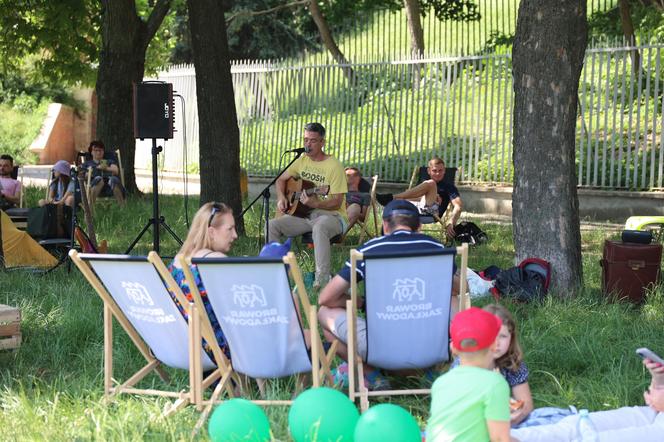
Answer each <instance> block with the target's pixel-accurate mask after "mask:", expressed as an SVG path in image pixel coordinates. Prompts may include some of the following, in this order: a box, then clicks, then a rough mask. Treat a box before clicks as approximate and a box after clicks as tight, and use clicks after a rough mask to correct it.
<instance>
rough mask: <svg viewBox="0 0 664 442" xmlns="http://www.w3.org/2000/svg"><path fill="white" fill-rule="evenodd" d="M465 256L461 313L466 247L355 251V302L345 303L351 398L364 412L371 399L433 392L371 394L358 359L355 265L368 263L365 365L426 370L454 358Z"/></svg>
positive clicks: (465, 299)
mask: <svg viewBox="0 0 664 442" xmlns="http://www.w3.org/2000/svg"><path fill="white" fill-rule="evenodd" d="M456 254H459V255H460V256H461V268H460V278H461V288H460V291H459V293H460V299H459V308H460V309H464V308H466V307H467V306H469V303H470V300H469V296H468V294H467V293H466V292H467V291H466V283H465V281H466V269H467V263H468V245H467V244H463V246H461V247H457V248H446V249H440V250H433V251H421V252H417V253H414V252H411V253H409V252H406V253H394V252H392V253H371V252H367V253H364V254H362V253H360V252H358V251H357V250H351V254H350V257H351V258H350V259H351V299H350V300H348V301H347V302H346V314H347V324H349V337H348V366H349V369H348V375H349V376H348V381H349V387H348V396H349V398H350V400H351V401H355V399H357V398H359V400H360V407H361V409H362V411H363V412H364V411H366V410H367V409H368V408H369V397H371V396H392V395H412V394H430V392H431V390H430V389H410V390H388V391H375V392H369V391H368V389H367V388H366V387H365V385H364V382H358V379H359V380H361V379H364V373H363V368H362V362H363V361H362V358H361V357H360V355H359V354H358V353H357V328H356V318H357V309H356V308H355V307H354V306H356V305H357V297H358V287H357V273H356V269H357V263H358V261H360V260H364V263H365V270H364V282H365V305H366V321H367V356H366V358H367V360H366V362H367V364H369V365H372V366H374V367H378V368H382V369H386V370H410V369H425V368H428V367H431V366H434V365H436V364H440V363H442V362H446V361H448V360H449V358H450V351H449V324H450V307H451V299H452V277H453V265H454V257H455V255H456Z"/></svg>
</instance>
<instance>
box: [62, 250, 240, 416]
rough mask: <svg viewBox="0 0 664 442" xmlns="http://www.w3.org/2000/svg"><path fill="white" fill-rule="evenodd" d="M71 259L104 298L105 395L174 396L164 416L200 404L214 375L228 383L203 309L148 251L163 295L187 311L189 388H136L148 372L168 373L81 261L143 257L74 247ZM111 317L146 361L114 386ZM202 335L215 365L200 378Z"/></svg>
mask: <svg viewBox="0 0 664 442" xmlns="http://www.w3.org/2000/svg"><path fill="white" fill-rule="evenodd" d="M69 256H70V257H71V260H72V261H73V262H74V264H76V266H77V267H78V268H79V270H80V271H81V273H83V276H85V278H86V279H87V280H88V282H89V283H90V284H91V285H92V287H93V288H94V289H95V291H96V292H97V294H98V295H99V296H100V297H101V298H102V300H103V301H104V396H105V397H106V398H107V399H108V398H110V397H112V396H114V395H119V394H122V393H127V394H136V395H149V396H161V397H168V398H173V399H175V402H174V403H172V404H171V405H170V406H167V407H166V408H165V409H164V415H166V416H168V415H170V414H172V413H174V412H176V411H177V410H179V409H181V408H182V407H184V406H186V405H188V404H193V405H196V407H197V408H198V409H201V408H202V405H201V401H202V392H203V389H204V388H207V387H209V385H210V384H212V382H214V381H216V380H217V379H221V380H220V382H219V383H220V384H223V385H228V384H227V380H228V379H229V378H230V377H231V376H232V370H231V366H230V362H229V361H228V359H227V358H226V357H225V355H224V354H223V352H222V351H221V349H220V348H219V346H218V345H217V341H216V339H215V337H214V333H213V331H212V328H211V327H210V326H209V321H208V323H207V327H206V324H205V323H202V321H200V318H201V317H206V318H207V315H206V313H205V310H203V311H202V312H200V311H199V309H198V307H197V306H196V305H195V304H194V303H190V302H189V301H187V299H186V298H185V296H184V294H183V293H182V290H181V289H180V287H179V286H178V284H177V283H176V282H175V280H174V279H173V277H172V276H171V274H170V272H169V271H168V269H167V268H166V266H165V265H164V263H163V262H162V260H161V258H160V257H159V255H157V254H156V253H155V252H150V253H149V255H148V257H147V260H148V261H149V262H150V263H151V264H152V265H153V266H154V267H155V269H156V271H157V272H158V273H159V276H160V277H161V278H162V280H163V281H164V283H165V286H164V296H168V293H167V292H166V287H168V289H170V290H171V291H172V293H174V294H175V297H176V299H177V300H178V301H179V302H180V304H181V306H182V307H183V309H184V310H185V312H186V313H187V315H188V318H189V321H188V332H189V333H188V334H189V336H188V342H189V349H190V351H189V366H190V370H189V388H188V391H170V390H156V389H140V388H136V387H135V385H136V384H137V383H138V382H140V381H141V380H142V379H143V378H145V377H146V376H147V375H148V374H150V373H152V372H155V373H156V374H157V375H158V376H159V377H160V378H161V379H162V380H163V381H164V382H168V380H169V376H168V374H167V373H166V372H165V371H164V369H163V368H162V366H163V364H162V363H161V362H160V361H159V360H158V359H156V358H155V357H154V355H153V354H152V351H151V349H150V347H149V346H148V345H147V344H146V343H145V341H144V340H143V338H142V337H141V336H140V334H139V333H138V331H137V330H136V329H135V328H134V326H133V325H132V324H131V322H130V321H129V319H127V317H126V315H125V314H124V312H123V311H122V309H121V308H120V307H119V306H118V304H117V303H116V302H115V301H114V299H113V297H112V296H111V294H110V293H109V292H108V290H107V289H106V287H105V286H104V284H103V283H102V282H101V280H100V279H99V277H98V276H97V274H96V273H95V272H94V270H93V269H92V267H91V266H90V264H89V263H88V262H86V261H85V258H87V257H94V258H95V259H100V258H101V259H109V260H111V259H116V260H117V259H118V258H122V259H124V260H136V259H141V260H142V259H143V258H141V257H130V256H126V255H86V254H79V253H78V252H77V251H76V250H71V251H70V252H69ZM113 318H115V320H116V321H117V322H118V323H119V324H120V326H121V327H122V328H123V329H124V331H125V332H126V333H127V335H128V336H129V338H130V339H131V341H132V342H133V343H134V345H135V346H136V348H137V349H138V351H139V352H140V353H141V355H142V356H143V357H144V358H145V360H146V361H147V364H146V365H145V366H143V367H142V368H141V369H140V370H138V371H137V372H136V373H134V374H133V375H132V376H130V377H129V379H127V380H126V381H124V382H123V383H121V384H119V385H117V386H114V385H113V384H114V382H115V379H113ZM202 338H204V339H205V340H206V341H207V342H208V344H209V345H210V348H211V351H212V354H213V356H214V359H215V361H216V364H217V368H216V369H215V370H213V371H212V373H211V374H209V375H208V376H207V377H206V378H203V372H202V366H201V358H200V356H199V355H200V353H201V350H202V341H201V339H202ZM227 391H228V394H229V395H232V394H233V391H232V389H231V388H230V387H229V388H228V389H227Z"/></svg>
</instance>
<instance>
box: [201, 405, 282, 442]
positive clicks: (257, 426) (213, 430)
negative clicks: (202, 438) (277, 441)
mask: <svg viewBox="0 0 664 442" xmlns="http://www.w3.org/2000/svg"><path fill="white" fill-rule="evenodd" d="M208 434H209V435H210V439H212V441H214V442H227V441H228V442H231V441H232V442H238V441H251V442H264V441H269V440H271V438H270V422H269V421H268V420H267V416H266V415H265V412H264V411H263V409H262V408H261V407H259V406H258V405H256V404H254V403H253V402H250V401H248V400H245V399H231V400H229V401H225V402H223V403H221V404H220V405H219V406H217V408H216V409H215V410H214V412H213V413H212V416H211V417H210V421H209V422H208Z"/></svg>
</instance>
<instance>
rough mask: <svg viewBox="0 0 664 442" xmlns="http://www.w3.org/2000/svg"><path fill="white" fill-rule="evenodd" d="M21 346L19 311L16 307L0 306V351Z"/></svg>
mask: <svg viewBox="0 0 664 442" xmlns="http://www.w3.org/2000/svg"><path fill="white" fill-rule="evenodd" d="M20 346H21V311H20V310H19V309H17V308H16V307H11V306H8V305H3V304H0V350H11V349H14V348H18V347H20Z"/></svg>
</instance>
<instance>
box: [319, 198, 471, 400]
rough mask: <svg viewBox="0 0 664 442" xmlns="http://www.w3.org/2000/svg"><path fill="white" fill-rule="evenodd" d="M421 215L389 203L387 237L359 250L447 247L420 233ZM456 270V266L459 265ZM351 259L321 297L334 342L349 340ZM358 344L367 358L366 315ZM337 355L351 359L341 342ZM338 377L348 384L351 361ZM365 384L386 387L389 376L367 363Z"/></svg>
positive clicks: (401, 203) (455, 303)
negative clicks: (336, 340) (348, 315)
mask: <svg viewBox="0 0 664 442" xmlns="http://www.w3.org/2000/svg"><path fill="white" fill-rule="evenodd" d="M419 228H420V216H419V211H418V210H417V207H415V205H413V203H411V202H409V201H404V200H394V201H392V202H390V203H389V204H388V205H387V206H385V210H384V211H383V229H384V230H385V236H382V237H379V238H374V239H371V240H369V241H367V242H366V243H364V245H362V246H360V247H358V249H357V250H358V251H359V252H365V251H367V250H372V251H380V252H416V251H426V250H438V249H442V248H444V246H443V245H442V244H441V243H439V242H438V241H436V240H435V239H433V238H431V237H430V236H428V235H425V234H422V233H419V232H418V230H419ZM455 270H456V266H455ZM350 272H351V268H350V261H346V264H345V265H344V267H343V268H342V269H341V270H340V271H339V273H337V275H336V276H335V277H334V278H332V280H331V281H330V283H329V284H328V285H327V286H325V288H324V289H323V291H321V293H320V296H319V298H318V304H319V305H320V310H319V311H318V318H319V319H320V325H321V327H322V329H323V333H324V335H325V338H326V339H327V340H328V341H330V342H333V341H334V340H335V339H339V340H340V341H341V342H343V343H345V342H347V337H348V326H347V324H346V301H347V300H348V299H350V298H349V296H348V289H349V288H350ZM363 275H364V262H362V261H360V262H359V263H358V267H357V280H358V282H359V281H361V280H362V279H363ZM458 293H459V277H458V275H456V274H455V276H454V279H453V283H452V295H453V297H452V313H454V312H456V311H458V305H459V302H458V297H457V296H456V295H458ZM357 347H358V352H359V354H360V356H361V357H362V359H363V360H366V356H367V327H366V321H365V320H364V319H363V318H357ZM337 348H338V350H337V354H338V355H339V357H341V358H342V359H343V360H345V361H347V360H348V349H347V347H346V345H344V344H342V343H340V345H339V346H338V347H337ZM336 372H337V377H340V378H341V379H339V380H340V381H341V382H342V383H346V384H347V377H346V376H347V374H348V364H345V363H344V364H341V365H340V366H339V367H337V371H336ZM364 373H365V381H364V382H365V384H366V385H367V387H368V388H370V389H374V390H375V389H384V388H386V387H387V379H385V378H384V377H382V376H381V375H380V372H379V370H377V369H374V368H373V367H370V366H367V365H366V364H365V370H364Z"/></svg>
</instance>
